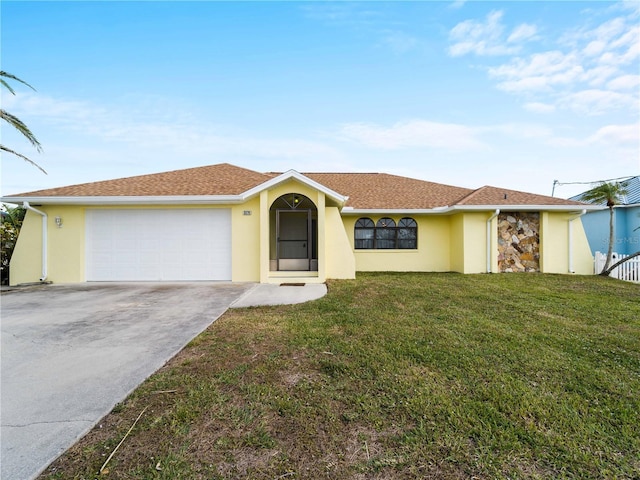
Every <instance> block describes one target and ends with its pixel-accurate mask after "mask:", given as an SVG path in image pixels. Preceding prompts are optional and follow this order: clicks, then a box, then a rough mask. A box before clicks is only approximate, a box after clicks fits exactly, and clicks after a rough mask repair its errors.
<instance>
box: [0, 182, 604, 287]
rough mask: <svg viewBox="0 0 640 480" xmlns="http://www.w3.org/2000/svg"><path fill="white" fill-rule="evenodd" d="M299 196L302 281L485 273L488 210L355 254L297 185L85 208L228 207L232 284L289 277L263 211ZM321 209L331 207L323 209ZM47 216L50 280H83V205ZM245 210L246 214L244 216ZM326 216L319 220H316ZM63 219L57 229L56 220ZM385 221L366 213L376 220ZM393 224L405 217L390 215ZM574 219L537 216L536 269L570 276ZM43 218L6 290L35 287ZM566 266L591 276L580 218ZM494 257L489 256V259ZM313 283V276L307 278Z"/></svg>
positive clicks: (319, 200) (349, 239)
mask: <svg viewBox="0 0 640 480" xmlns="http://www.w3.org/2000/svg"><path fill="white" fill-rule="evenodd" d="M287 193H299V194H302V195H305V196H307V197H308V198H309V199H311V200H312V201H313V202H314V203H315V204H316V206H317V207H318V209H319V211H318V272H317V274H316V273H315V272H314V273H313V275H312V276H310V278H309V279H308V280H307V281H309V282H323V281H325V280H326V279H327V278H354V276H355V272H356V271H425V272H430V271H435V272H442V271H457V272H461V273H480V272H485V271H486V268H487V258H486V256H487V247H486V238H487V237H486V225H487V220H488V218H489V217H490V216H491V214H492V212H464V213H457V214H454V215H415V216H413V217H412V218H414V219H415V220H416V222H417V223H418V248H417V249H416V250H354V225H355V222H356V221H357V219H358V218H360V217H359V216H355V215H353V216H351V215H347V216H344V217H343V216H341V214H340V212H339V210H338V208H337V207H336V206H334V205H332V204H330V202H328V201H327V198H326V197H325V195H324V193H322V192H320V191H317V190H315V189H313V188H311V187H309V186H307V185H304V184H301V183H299V182H297V181H295V180H291V181H288V182H286V183H283V184H281V185H278V186H276V187H274V188H273V189H271V190H269V191H263V192H261V193H260V195H258V196H256V197H254V198H252V199H250V200H248V201H247V202H245V203H244V204H241V205H232V206H230V205H221V206H211V205H198V206H175V205H174V206H170V205H154V206H124V207H114V206H105V207H90V208H108V209H114V208H122V209H126V208H137V209H139V208H149V209H151V208H161V209H181V208H231V215H232V227H231V228H232V280H233V281H237V282H249V281H261V282H269V281H273V282H278V281H284V280H282V278H280V277H283V276H284V277H287V276H291V274H289V273H282V272H278V274H277V275H274V272H271V271H270V262H269V261H270V259H271V254H270V253H271V252H270V248H271V244H272V243H273V242H272V240H273V239H272V238H271V234H272V232H273V231H274V230H275V225H271V223H272V222H271V215H270V212H269V209H270V207H271V205H272V204H273V202H274V201H275V200H276V199H277V198H279V197H280V196H281V195H284V194H287ZM327 203H329V204H328V205H327ZM37 208H38V209H39V210H41V211H43V212H45V213H47V215H48V224H47V225H48V265H47V267H48V278H47V279H48V280H50V281H53V282H56V283H74V282H83V281H85V211H86V208H89V207H84V206H56V205H49V206H42V207H37ZM245 212H251V214H245ZM322 212H325V215H322ZM57 216H58V217H60V218H62V221H63V225H62V227H61V228H58V227H57V226H56V224H55V217H57ZM382 216H387V215H370V216H369V217H370V218H371V219H372V220H373V221H374V222H375V221H377V220H378V219H379V218H380V217H382ZM389 216H391V218H393V219H394V220H395V221H396V222H398V221H399V220H400V218H402V217H404V216H406V215H389ZM571 218H576V216H575V214H570V213H555V212H542V213H541V216H540V245H541V246H540V270H541V271H542V272H546V273H568V272H569V263H570V262H569V254H570V249H569V224H568V221H569V219H571ZM41 224H42V217H41V216H40V215H38V214H36V213H34V212H31V211H29V212H27V215H26V217H25V220H24V223H23V226H22V231H21V234H20V237H19V240H18V243H17V245H16V248H15V251H14V254H13V258H12V262H11V271H10V273H11V278H10V283H11V285H16V284H20V283H30V282H37V281H39V279H40V277H41V275H42V273H41V261H42V257H41V251H42V246H41V239H42V229H41ZM496 228H497V227H496V220H494V221H493V222H492V226H491V232H492V235H491V252H492V258H491V260H492V270H493V271H497V243H496V242H497V235H496ZM571 228H572V235H571V237H572V246H571V247H572V248H571V254H572V266H573V271H574V272H575V273H578V274H591V273H593V257H592V256H591V252H590V249H589V245H588V242H587V238H586V235H585V233H584V229H583V227H582V223H581V221H580V219H579V218H577V219H575V220H573V222H572V223H571ZM494 252H495V255H493V253H494ZM311 277H312V278H311Z"/></svg>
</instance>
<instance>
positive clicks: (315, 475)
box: [41, 273, 640, 479]
mask: <svg viewBox="0 0 640 480" xmlns="http://www.w3.org/2000/svg"><path fill="white" fill-rule="evenodd" d="M328 287H329V294H328V295H327V296H326V297H324V298H323V299H320V300H318V301H315V302H310V303H307V304H302V305H294V306H283V307H261V308H250V309H242V310H231V311H228V312H227V313H226V314H225V315H224V316H223V317H222V318H220V319H219V320H218V321H217V322H216V323H215V324H213V325H212V326H211V327H210V328H209V329H208V330H206V331H205V332H204V333H203V334H202V335H200V336H199V337H197V338H196V339H195V340H194V341H193V342H191V344H190V345H189V346H188V347H187V348H185V349H184V350H183V351H182V352H181V353H180V354H178V355H177V356H176V357H175V358H174V359H173V360H172V361H171V362H170V363H169V364H167V365H166V366H165V367H164V368H163V369H161V370H160V371H159V372H158V373H156V374H155V375H154V376H152V377H151V378H150V379H149V380H148V381H147V382H145V383H144V384H143V385H142V386H141V387H140V388H139V389H138V390H137V391H136V392H134V393H133V394H132V395H131V396H130V397H129V398H128V399H127V400H126V401H125V402H123V403H122V404H120V405H118V406H117V407H116V409H114V411H113V412H112V413H111V414H110V415H109V416H107V417H106V418H104V419H103V420H102V421H101V422H100V424H99V425H98V426H96V428H94V429H93V430H92V431H91V432H90V433H89V434H87V436H86V437H85V438H83V439H82V440H81V441H80V442H79V443H78V444H77V445H75V446H74V447H73V448H71V449H70V450H69V451H68V452H67V453H66V454H65V455H63V456H62V457H61V458H60V459H58V460H57V461H56V462H54V463H53V464H52V465H51V466H50V467H49V468H48V469H47V470H46V471H45V472H44V473H43V475H42V476H41V478H50V479H58V478H64V479H90V478H91V479H93V478H96V476H97V473H98V470H99V469H100V467H101V465H102V464H103V463H104V461H105V459H106V458H107V456H108V455H109V454H110V453H111V452H112V451H113V449H114V448H115V446H116V445H117V444H118V442H119V441H120V440H121V439H122V437H123V436H124V434H125V433H126V431H127V430H128V429H129V428H130V426H131V425H132V423H133V421H134V420H135V418H136V417H137V416H138V415H139V414H140V412H141V411H142V410H143V409H144V408H145V407H147V410H146V412H145V413H144V415H143V416H142V418H141V419H140V421H139V423H138V424H137V425H136V427H135V428H134V429H133V431H132V432H131V435H130V436H129V437H128V438H127V439H126V441H125V442H124V443H123V445H122V447H121V448H120V449H119V450H118V451H117V452H116V454H115V455H114V456H113V459H112V460H111V461H110V463H109V464H108V466H107V470H108V472H105V473H104V474H103V475H101V478H113V479H131V478H136V479H175V478H183V479H186V478H189V479H192V478H193V479H205V478H206V479H222V478H247V479H249V478H251V479H284V478H311V479H325V478H326V479H352V478H354V479H403V478H406V479H409V478H411V479H413V478H444V479H458V478H504V479H507V478H508V479H518V478H541V479H542V478H549V479H551V478H554V479H555V478H571V479H573V478H620V479H623V478H640V429H638V425H640V287H638V285H634V284H629V283H623V282H619V281H615V280H611V279H606V278H602V277H597V276H593V277H579V276H578V277H576V276H559V275H538V274H511V275H509V274H504V275H459V274H408V273H407V274H360V275H359V276H358V279H357V280H354V281H332V282H330V283H329V284H328Z"/></svg>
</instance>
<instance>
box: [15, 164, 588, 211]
mask: <svg viewBox="0 0 640 480" xmlns="http://www.w3.org/2000/svg"><path fill="white" fill-rule="evenodd" d="M278 175H279V174H278V173H259V172H255V171H253V170H248V169H246V168H241V167H236V166H234V165H230V164H228V163H221V164H217V165H210V166H206V167H196V168H188V169H184V170H174V171H171V172H164V173H156V174H150V175H140V176H136V177H127V178H119V179H116V180H107V181H102V182H93V183H83V184H79V185H71V186H68V187H60V188H51V189H46V190H37V191H34V192H28V193H21V194H18V195H12V196H10V197H7V198H14V199H20V197H25V198H27V197H52V198H55V197H119V196H127V197H128V196H130V197H162V196H201V195H202V196H207V195H213V196H216V195H239V194H241V193H244V192H246V191H247V190H250V189H252V188H254V187H257V186H258V185H261V184H263V183H264V182H266V181H268V180H271V179H273V178H274V177H276V176H278ZM303 175H304V176H306V177H307V178H309V179H311V180H313V181H315V182H318V183H320V184H321V185H324V186H325V187H327V188H329V189H330V190H333V191H335V192H337V193H339V194H340V195H343V196H347V197H348V201H347V204H346V206H348V207H352V208H355V209H372V210H377V209H396V210H413V209H432V208H436V207H445V206H449V207H451V206H456V205H457V206H481V205H495V206H500V205H565V206H571V205H584V204H582V203H580V202H576V201H572V200H563V199H560V198H554V197H547V196H544V195H536V194H533V193H526V192H519V191H515V190H507V189H501V188H496V187H489V186H485V187H482V188H479V189H477V190H471V189H468V188H462V187H454V186H451V185H444V184H441V183H433V182H427V181H424V180H417V179H415V178H408V177H400V176H396V175H389V174H386V173H305V174H303Z"/></svg>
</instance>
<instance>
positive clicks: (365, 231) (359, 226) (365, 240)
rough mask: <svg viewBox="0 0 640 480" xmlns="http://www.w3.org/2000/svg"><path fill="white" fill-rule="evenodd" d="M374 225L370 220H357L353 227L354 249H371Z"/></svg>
mask: <svg viewBox="0 0 640 480" xmlns="http://www.w3.org/2000/svg"><path fill="white" fill-rule="evenodd" d="M374 232H375V228H374V223H373V220H371V219H370V218H359V219H358V221H357V222H356V227H355V232H354V235H355V247H356V248H357V249H361V248H373V238H374V234H375V233H374Z"/></svg>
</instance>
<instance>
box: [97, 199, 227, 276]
mask: <svg viewBox="0 0 640 480" xmlns="http://www.w3.org/2000/svg"><path fill="white" fill-rule="evenodd" d="M85 220H86V221H85V225H86V243H85V248H86V250H85V251H86V262H85V265H86V280H87V281H168V280H176V281H186V280H227V281H228V280H231V210H230V209H228V208H224V209H211V208H205V209H88V210H87V211H86V217H85Z"/></svg>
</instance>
